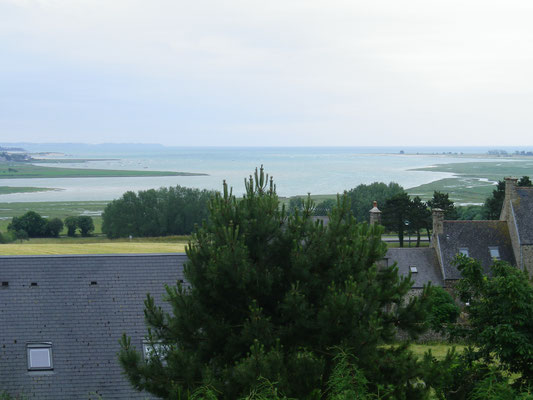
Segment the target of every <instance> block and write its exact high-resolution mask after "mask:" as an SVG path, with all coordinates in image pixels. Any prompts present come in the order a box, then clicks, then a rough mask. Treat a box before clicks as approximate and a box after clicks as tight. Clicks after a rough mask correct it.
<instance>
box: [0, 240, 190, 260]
mask: <svg viewBox="0 0 533 400" xmlns="http://www.w3.org/2000/svg"><path fill="white" fill-rule="evenodd" d="M188 241H189V237H188V236H168V237H164V238H133V239H132V240H129V239H113V240H110V239H107V238H106V237H104V236H91V237H87V238H82V237H74V238H70V237H60V238H57V239H54V238H42V239H41V238H34V239H30V240H25V241H22V242H21V241H17V242H15V243H8V244H0V255H1V256H7V255H42V254H137V253H184V252H185V246H186V245H187V243H188Z"/></svg>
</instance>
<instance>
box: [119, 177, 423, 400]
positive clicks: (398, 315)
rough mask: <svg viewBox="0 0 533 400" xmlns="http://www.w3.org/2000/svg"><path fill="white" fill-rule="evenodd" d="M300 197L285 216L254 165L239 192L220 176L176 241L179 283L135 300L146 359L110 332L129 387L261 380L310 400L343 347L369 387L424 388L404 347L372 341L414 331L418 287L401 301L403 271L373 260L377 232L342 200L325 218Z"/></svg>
mask: <svg viewBox="0 0 533 400" xmlns="http://www.w3.org/2000/svg"><path fill="white" fill-rule="evenodd" d="M306 204H307V205H306V206H305V207H304V209H303V210H301V211H299V210H298V211H296V212H295V213H294V214H288V213H286V212H285V209H284V207H280V206H279V200H278V197H277V195H276V191H275V186H274V184H273V182H272V180H268V177H267V176H266V175H265V173H264V172H263V169H262V168H261V169H260V170H259V171H257V170H256V172H255V175H254V176H253V177H250V179H249V180H247V181H246V194H245V195H244V196H243V198H242V199H240V200H237V199H236V197H235V196H234V195H233V194H232V192H231V190H229V189H228V187H227V185H226V184H224V188H223V192H222V193H217V194H215V196H214V197H213V198H212V199H211V200H210V202H209V218H208V219H207V221H206V222H205V223H204V224H203V225H202V226H201V227H198V229H197V230H196V231H195V232H194V233H193V236H192V239H191V242H190V243H189V246H188V247H187V255H188V259H189V260H188V262H187V263H186V264H185V270H184V272H185V276H186V279H187V282H188V285H182V284H178V285H177V286H176V287H168V288H167V294H168V296H167V297H166V301H167V302H168V303H169V304H168V306H169V307H168V308H166V309H163V308H162V307H160V306H158V305H157V304H156V301H155V299H153V298H152V297H151V296H150V295H148V297H147V299H146V301H145V316H146V322H147V325H148V328H149V338H148V340H149V342H150V343H151V348H152V349H153V352H152V355H153V356H150V357H148V359H147V360H143V358H142V356H141V354H140V353H139V352H138V351H136V349H135V348H134V346H133V345H132V343H131V341H130V340H129V338H128V337H127V336H124V337H123V338H122V340H121V345H122V350H121V352H120V354H119V359H120V362H121V364H122V367H123V369H124V371H125V373H126V375H127V376H128V378H129V379H130V382H131V383H132V385H133V386H134V387H135V388H136V389H138V390H146V391H148V392H150V393H153V394H155V395H156V396H159V397H162V398H179V396H180V395H184V394H185V393H188V392H192V391H193V390H195V389H196V388H198V387H199V386H202V385H207V386H209V387H212V388H214V390H215V391H216V392H217V393H219V394H220V397H219V398H221V399H236V398H239V396H241V395H243V394H246V393H249V391H250V389H251V388H253V387H255V386H256V385H257V382H258V379H259V378H260V377H261V378H265V379H268V380H269V381H270V382H275V383H276V387H277V388H278V389H280V390H281V391H282V392H283V393H284V394H286V395H287V396H292V397H296V398H298V399H318V398H320V396H321V394H324V393H325V391H326V390H327V386H328V381H329V380H330V378H331V377H332V374H334V372H335V368H334V367H335V359H336V357H337V356H338V355H339V351H340V349H349V352H350V353H353V355H354V357H355V358H354V359H356V361H357V368H358V369H359V370H360V371H361V372H362V373H363V374H364V376H365V378H366V379H367V380H368V385H369V387H370V388H374V389H375V388H376V387H377V386H379V385H383V386H387V387H390V388H391V391H392V392H393V393H394V394H393V397H395V398H404V399H419V398H425V396H427V394H428V391H429V390H430V388H429V385H428V386H427V387H424V386H423V385H413V384H411V383H410V382H413V381H416V380H417V379H418V378H420V377H421V376H423V375H424V374H427V373H429V372H428V368H427V366H425V367H424V366H422V364H421V363H420V362H419V361H418V360H417V359H416V357H414V356H413V355H412V354H411V353H410V352H409V351H408V350H407V346H394V347H388V346H383V344H384V343H386V342H388V341H391V340H392V339H393V338H394V336H395V333H396V332H397V329H399V328H401V329H403V330H405V331H406V332H407V333H409V334H410V335H417V334H418V333H420V332H422V331H424V329H425V328H426V324H425V323H424V321H425V319H426V316H427V314H428V310H429V300H428V298H429V296H430V292H431V290H430V288H426V289H425V290H424V292H423V293H422V295H421V296H419V297H413V298H409V299H408V300H405V299H404V297H405V295H406V294H407V293H408V291H409V289H410V288H411V285H412V282H411V281H410V279H409V278H408V277H400V276H399V275H398V270H397V268H396V267H395V266H390V267H381V268H378V267H377V265H376V262H377V261H379V260H380V259H382V257H383V256H384V255H385V251H386V246H385V244H384V243H383V242H382V241H381V233H382V228H381V227H380V226H377V225H374V226H370V225H368V224H367V223H362V224H358V223H357V222H356V220H355V218H354V217H353V216H352V214H351V212H350V203H349V201H348V198H347V197H339V199H338V202H337V205H336V207H335V208H334V209H333V210H332V211H331V214H330V221H329V224H328V225H327V226H324V225H323V224H322V222H321V221H313V220H312V218H311V214H312V203H311V201H310V200H308V201H307V202H306ZM168 310H170V312H167V311H168Z"/></svg>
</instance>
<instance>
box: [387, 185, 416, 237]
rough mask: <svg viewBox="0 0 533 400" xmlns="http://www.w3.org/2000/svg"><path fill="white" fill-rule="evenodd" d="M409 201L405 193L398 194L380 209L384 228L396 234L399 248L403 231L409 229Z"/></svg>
mask: <svg viewBox="0 0 533 400" xmlns="http://www.w3.org/2000/svg"><path fill="white" fill-rule="evenodd" d="M410 208H411V199H409V195H408V194H407V193H405V192H403V193H399V194H397V195H395V196H393V197H392V198H390V199H388V200H387V201H386V202H385V205H384V206H383V209H382V222H383V225H385V227H386V228H387V229H388V230H390V231H393V232H397V233H398V239H399V240H400V247H403V239H404V233H405V230H406V229H407V228H408V227H409V223H410V221H409V219H408V218H409V213H410Z"/></svg>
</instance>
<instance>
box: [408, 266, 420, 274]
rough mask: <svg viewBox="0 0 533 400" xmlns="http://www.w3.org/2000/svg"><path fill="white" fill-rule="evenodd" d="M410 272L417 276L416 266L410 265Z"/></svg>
mask: <svg viewBox="0 0 533 400" xmlns="http://www.w3.org/2000/svg"><path fill="white" fill-rule="evenodd" d="M409 271H411V273H412V274H416V273H417V272H418V269H417V268H416V265H409Z"/></svg>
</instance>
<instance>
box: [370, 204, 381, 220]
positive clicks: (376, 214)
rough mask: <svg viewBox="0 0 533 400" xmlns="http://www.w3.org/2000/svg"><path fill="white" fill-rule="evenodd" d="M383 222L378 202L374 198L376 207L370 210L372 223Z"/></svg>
mask: <svg viewBox="0 0 533 400" xmlns="http://www.w3.org/2000/svg"><path fill="white" fill-rule="evenodd" d="M375 224H378V225H379V224H381V211H380V210H379V208H378V202H377V201H375V200H374V207H373V208H372V209H371V210H370V225H375Z"/></svg>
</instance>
